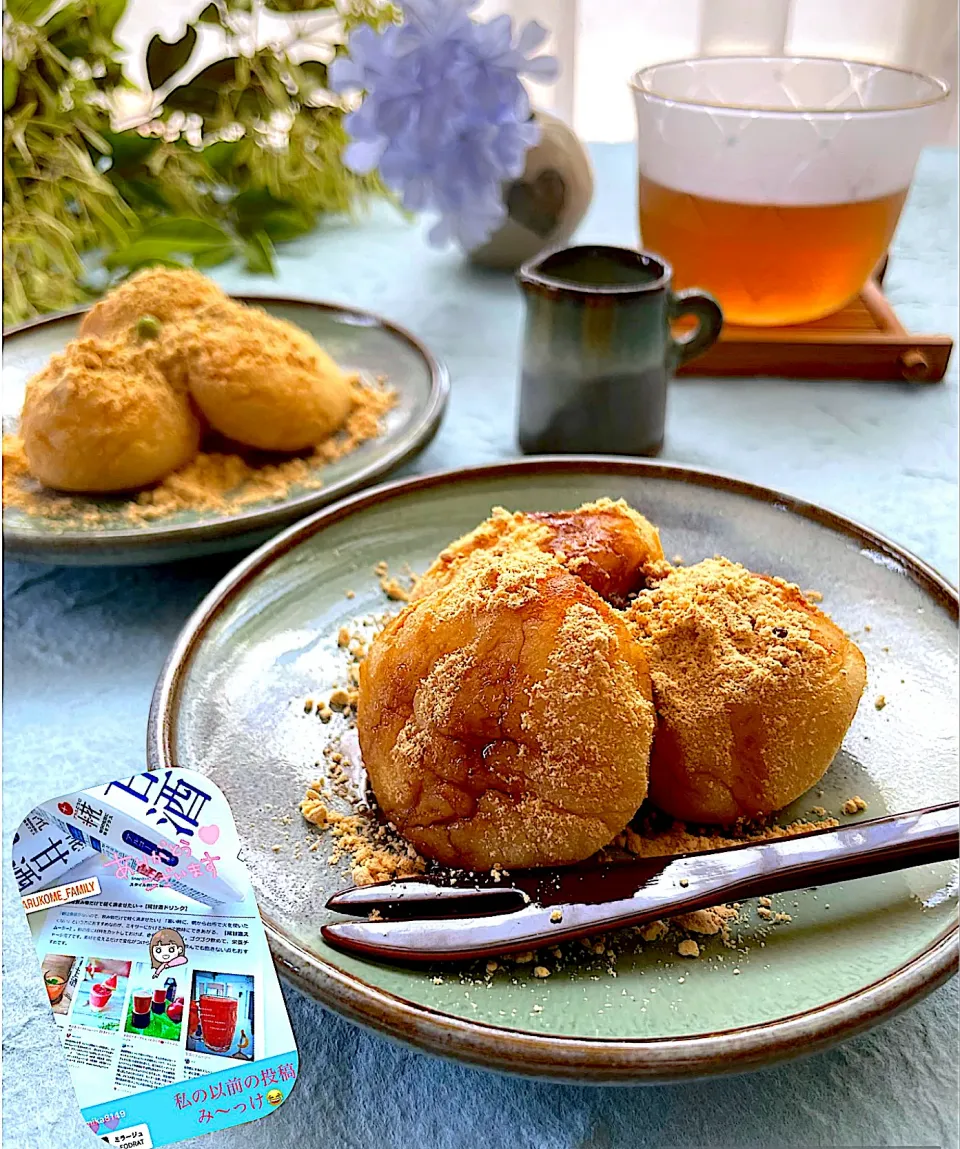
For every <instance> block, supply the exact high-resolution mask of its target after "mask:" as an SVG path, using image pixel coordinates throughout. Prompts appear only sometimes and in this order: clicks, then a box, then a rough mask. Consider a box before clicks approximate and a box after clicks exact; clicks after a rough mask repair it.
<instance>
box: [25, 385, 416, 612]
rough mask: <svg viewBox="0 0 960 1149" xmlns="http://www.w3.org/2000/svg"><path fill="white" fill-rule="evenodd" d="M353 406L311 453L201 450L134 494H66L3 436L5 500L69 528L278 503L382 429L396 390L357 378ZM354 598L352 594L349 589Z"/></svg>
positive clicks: (318, 483) (312, 485) (315, 486)
mask: <svg viewBox="0 0 960 1149" xmlns="http://www.w3.org/2000/svg"><path fill="white" fill-rule="evenodd" d="M351 386H352V389H353V395H354V406H353V410H352V411H351V412H350V414H349V415H348V416H347V421H346V423H345V424H344V425H343V427H341V428H340V429H339V430H338V431H336V432H334V434H332V435H331V436H330V437H329V438H327V439H325V440H324V441H323V442H322V443H319V444H318V445H317V446H316V447H315V448H314V449H313V451H312V452H311V453H310V454H301V455H295V456H293V457H288V456H280V455H273V454H269V455H268V454H266V453H263V452H256V451H250V452H246V453H245V454H244V455H239V454H235V453H231V452H230V451H229V450H222V451H216V450H207V451H200V453H199V454H198V455H196V457H195V458H194V459H193V460H192V461H191V462H189V463H187V464H186V465H185V466H183V467H181V468H180V469H179V470H177V471H174V472H173V473H172V474H170V475H167V476H166V478H164V479H162V480H161V481H160V482H159V483H157V484H156V485H155V486H153V487H149V488H147V489H146V490H144V491H141V492H140V493H139V494H137V495H134V496H131V497H122V496H121V497H117V496H102V495H89V496H88V495H64V494H61V493H59V492H57V491H51V490H50V489H49V488H47V487H44V486H43V485H42V484H41V483H39V482H38V481H37V480H36V479H34V478H33V477H32V476H31V474H30V470H29V467H28V465H27V459H26V454H25V453H24V448H23V440H22V439H20V438H19V437H18V436H16V435H9V434H8V435H4V436H3V505H4V507H11V508H16V509H17V510H21V511H24V512H25V513H27V514H29V515H36V516H41V517H43V518H47V519H55V520H57V521H58V522H59V523H61V524H62V526H63V527H64V528H65V529H67V528H70V527H80V526H86V527H98V526H105V525H109V524H110V523H118V524H120V523H126V524H130V523H133V524H143V523H148V522H150V521H152V520H154V519H159V518H164V517H166V516H167V515H172V514H175V513H177V512H178V511H209V512H214V513H229V512H231V511H234V510H238V509H240V508H245V507H249V506H250V505H251V504H253V503H271V502H272V503H276V502H280V501H282V500H283V499H285V498H286V497H287V496H288V495H289V494H290V492H291V489H292V488H294V487H297V488H298V489H302V490H319V489H320V488H321V487H322V486H323V472H322V467H323V465H324V464H327V463H333V462H336V461H337V460H338V459H342V458H343V457H344V456H345V455H348V454H350V452H351V451H354V450H356V448H357V447H359V446H360V444H361V443H365V442H367V441H368V440H369V439H374V438H376V437H377V436H378V435H380V434H381V433H382V431H383V417H384V416H385V415H386V414H387V412H388V411H390V410H391V409H392V408H393V407H394V406H395V405H396V402H397V393H396V391H395V390H394V389H393V388H392V387H388V386H386V384H385V383H384V382H383V381H378V382H376V383H368V382H366V381H362V380H360V379H359V378H357V377H354V378H353V380H352V381H351ZM348 597H349V596H348Z"/></svg>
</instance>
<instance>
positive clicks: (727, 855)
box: [321, 802, 960, 962]
mask: <svg viewBox="0 0 960 1149" xmlns="http://www.w3.org/2000/svg"><path fill="white" fill-rule="evenodd" d="M958 850H960V805H958V803H956V802H950V803H946V804H945V805H942V806H932V807H929V808H927V809H923V810H913V811H911V812H909V813H905V814H894V815H892V816H890V817H886V818H876V819H873V820H870V821H863V822H857V823H855V824H853V825H849V826H843V827H838V828H835V829H826V830H812V831H810V832H809V833H806V834H797V835H795V836H793V837H790V838H777V839H774V840H772V841H766V842H760V843H751V844H748V845H744V846H732V847H728V848H725V849H721V850H714V851H710V852H706V853H700V854H681V855H676V856H668V857H659V858H644V859H639V860H637V861H632V862H623V863H608V864H604V865H587V866H581V867H570V868H565V869H550V870H526V871H524V872H522V873H511V874H510V875H509V884H498V883H497V882H495V881H494V880H492V879H491V878H489V877H482V878H481V877H478V878H477V879H476V880H474V881H471V882H470V883H469V884H447V885H445V884H442V883H441V882H439V881H434V880H431V879H429V878H405V879H402V880H399V881H393V882H381V883H378V884H377V885H372V886H355V887H353V888H351V889H349V890H344V891H343V892H341V893H339V894H334V896H333V897H332V898H330V900H329V901H328V902H327V908H328V909H331V910H337V911H339V912H340V913H343V914H353V915H356V916H360V917H365V918H367V920H366V921H354V922H343V921H341V922H334V923H330V924H327V925H324V926H323V927H322V929H321V933H322V935H323V937H324V939H325V940H326V941H327V942H328V943H329V944H330V945H331V946H334V947H336V948H337V949H340V950H346V951H348V952H352V953H357V954H362V955H364V956H367V957H375V958H384V959H387V960H390V961H402V962H434V961H441V960H444V961H452V960H464V959H470V958H481V957H490V956H492V955H494V954H503V953H516V952H521V951H524V950H531V949H537V948H538V947H540V946H543V945H555V944H557V943H558V942H562V941H568V940H570V939H571V938H578V937H584V936H586V935H588V934H596V933H601V932H602V931H604V930H611V929H616V928H621V927H623V926H637V925H642V924H644V923H645V922H650V921H654V920H656V919H658V918H662V917H669V916H672V915H675V914H684V913H690V912H692V911H693V910H698V909H704V908H706V907H708V906H713V905H717V904H718V903H721V902H730V901H740V900H743V899H745V898H752V897H758V896H760V895H764V894H778V893H783V892H784V891H786V890H796V889H800V888H804V887H811V886H819V885H827V884H829V883H831V882H843V881H848V880H850V879H853V878H864V877H869V876H871V875H875V874H886V873H891V872H892V871H894V870H902V869H906V868H908V867H910V866H921V865H926V864H928V863H931V862H940V861H945V860H947V859H950V858H956V857H957V854H958Z"/></svg>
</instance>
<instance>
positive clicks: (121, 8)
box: [96, 0, 127, 36]
mask: <svg viewBox="0 0 960 1149" xmlns="http://www.w3.org/2000/svg"><path fill="white" fill-rule="evenodd" d="M126 10H127V0H96V12H97V19H98V20H99V21H100V29H101V31H102V32H103V33H104V34H105V35H107V36H112V35H113V30H114V28H116V26H117V25H118V24H119V23H120V21H121V19H122V18H123V14H124V12H126Z"/></svg>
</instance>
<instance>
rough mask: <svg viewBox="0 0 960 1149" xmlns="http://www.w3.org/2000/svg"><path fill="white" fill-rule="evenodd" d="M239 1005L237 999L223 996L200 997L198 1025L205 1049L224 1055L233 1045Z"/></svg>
mask: <svg viewBox="0 0 960 1149" xmlns="http://www.w3.org/2000/svg"><path fill="white" fill-rule="evenodd" d="M239 1004H240V1002H239V1000H238V999H237V998H235V997H227V996H225V995H224V994H219V993H218V994H214V993H202V994H201V995H200V1024H201V1026H202V1027H203V1044H204V1045H205V1046H206V1047H207V1049H209V1050H212V1051H213V1052H214V1053H226V1051H227V1050H228V1049H229V1048H230V1046H231V1045H233V1037H234V1033H235V1031H236V1028H237V1006H238V1005H239Z"/></svg>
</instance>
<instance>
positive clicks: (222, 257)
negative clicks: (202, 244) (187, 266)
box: [193, 243, 237, 271]
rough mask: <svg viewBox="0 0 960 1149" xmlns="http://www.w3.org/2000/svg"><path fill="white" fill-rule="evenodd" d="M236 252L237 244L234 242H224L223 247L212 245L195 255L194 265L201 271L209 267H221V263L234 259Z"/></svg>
mask: <svg viewBox="0 0 960 1149" xmlns="http://www.w3.org/2000/svg"><path fill="white" fill-rule="evenodd" d="M236 254H237V248H236V245H235V244H232V243H229V244H224V245H223V247H211V248H209V249H208V250H207V251H198V252H197V253H196V254H195V255H194V257H193V266H194V267H196V268H199V269H200V270H201V271H203V270H205V269H206V268H208V267H219V266H220V264H221V263H226V262H227V260H228V259H233V257H234V256H235V255H236Z"/></svg>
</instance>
